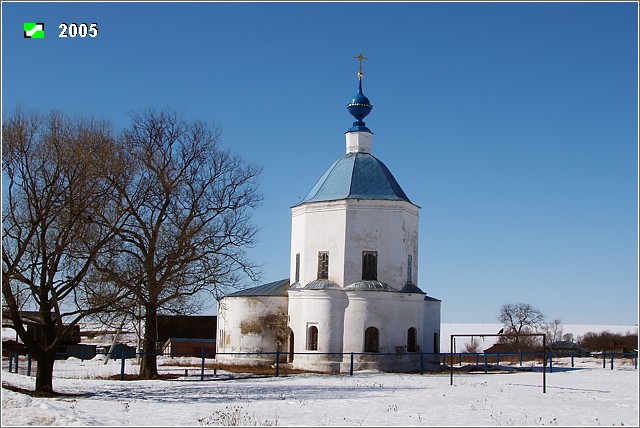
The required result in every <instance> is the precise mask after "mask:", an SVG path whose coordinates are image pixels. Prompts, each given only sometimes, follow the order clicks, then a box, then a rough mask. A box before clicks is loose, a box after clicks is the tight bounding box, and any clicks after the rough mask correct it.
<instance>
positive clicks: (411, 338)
mask: <svg viewBox="0 0 640 428" xmlns="http://www.w3.org/2000/svg"><path fill="white" fill-rule="evenodd" d="M407 352H418V344H417V341H416V328H415V327H411V328H409V330H408V331H407Z"/></svg>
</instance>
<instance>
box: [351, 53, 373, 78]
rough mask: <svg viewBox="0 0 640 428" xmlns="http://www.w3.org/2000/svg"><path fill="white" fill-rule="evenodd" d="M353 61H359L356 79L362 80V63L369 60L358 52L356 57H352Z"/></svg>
mask: <svg viewBox="0 0 640 428" xmlns="http://www.w3.org/2000/svg"><path fill="white" fill-rule="evenodd" d="M354 58H355V59H357V60H358V61H360V70H359V71H358V77H359V78H362V61H363V60H365V59H369V58H365V57H363V56H362V52H360V54H359V55H358V56H354Z"/></svg>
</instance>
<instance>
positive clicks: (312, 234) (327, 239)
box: [291, 201, 346, 287]
mask: <svg viewBox="0 0 640 428" xmlns="http://www.w3.org/2000/svg"><path fill="white" fill-rule="evenodd" d="M345 217H346V207H345V204H344V202H343V201H335V202H333V201H332V202H314V203H308V204H303V205H298V206H296V207H294V208H292V216H291V278H292V280H295V273H296V253H300V284H301V285H302V286H303V287H304V286H305V285H306V284H308V283H309V282H311V281H313V280H315V279H317V276H318V252H320V251H328V252H329V278H328V279H329V280H331V281H335V282H337V283H338V284H340V285H342V281H343V272H344V241H345V223H346V221H345Z"/></svg>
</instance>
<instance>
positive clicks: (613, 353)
mask: <svg viewBox="0 0 640 428" xmlns="http://www.w3.org/2000/svg"><path fill="white" fill-rule="evenodd" d="M614 355H615V352H613V351H611V370H613V356H614Z"/></svg>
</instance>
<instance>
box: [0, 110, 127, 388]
mask: <svg viewBox="0 0 640 428" xmlns="http://www.w3.org/2000/svg"><path fill="white" fill-rule="evenodd" d="M112 146H113V140H112V138H111V130H110V127H109V125H108V124H107V123H104V122H97V121H92V120H85V119H78V120H71V119H68V118H66V117H65V116H64V115H62V114H61V113H57V112H52V113H50V114H49V115H48V116H42V115H40V114H38V113H29V114H27V113H24V112H23V111H22V110H21V109H18V110H16V112H15V113H14V114H12V115H10V116H8V117H7V118H6V120H5V121H4V123H3V127H2V160H3V164H2V169H3V172H4V174H5V176H6V178H7V187H6V188H5V190H4V192H3V212H2V215H3V224H2V297H3V305H4V306H5V307H4V308H3V312H5V311H6V315H8V316H9V317H10V319H11V321H12V324H13V328H14V329H15V330H16V333H17V334H18V336H19V338H20V339H21V340H22V342H23V343H24V345H25V346H26V350H27V352H28V353H29V354H30V355H31V356H32V357H33V358H34V359H35V360H36V362H37V369H36V386H35V393H36V394H38V395H41V396H51V395H55V393H54V390H53V366H54V361H55V355H56V351H57V348H58V346H59V345H60V343H61V342H62V340H63V338H64V337H65V336H66V335H68V334H69V333H70V332H71V330H72V329H74V328H75V326H76V325H77V324H78V322H79V321H80V320H81V319H82V318H84V317H86V316H89V315H91V314H93V313H95V312H99V311H102V310H105V308H108V307H109V306H110V305H111V304H112V303H113V302H114V301H116V300H117V299H118V298H120V297H121V296H122V294H120V293H119V292H118V290H114V289H107V288H102V289H100V290H98V289H97V288H96V287H94V286H93V285H91V284H90V276H91V275H90V273H91V264H92V262H93V260H94V259H95V258H96V257H97V255H98V254H99V252H100V251H101V249H102V248H104V246H105V245H106V244H107V243H108V242H109V240H110V239H112V238H113V236H114V235H113V231H112V228H111V227H104V225H101V224H100V223H99V222H97V221H96V219H97V218H98V217H101V216H105V215H112V214H115V215H116V217H117V210H116V209H113V206H112V203H111V201H112V200H111V189H110V187H109V185H108V183H107V182H105V181H104V180H102V179H101V174H100V171H99V169H100V168H103V167H104V166H105V165H109V164H111V161H110V153H111V147H112ZM97 166H99V167H97ZM110 224H111V225H112V224H118V220H117V219H114V218H111V219H110ZM98 291H99V293H98V294H99V296H100V297H99V299H98V298H97V296H98V294H96V292H98ZM24 309H34V310H35V311H37V313H38V320H39V322H38V327H40V328H41V329H42V333H43V336H44V337H43V339H42V340H39V339H38V340H37V339H36V338H34V337H33V336H31V335H29V334H28V331H27V330H28V329H27V321H26V320H25V318H24V317H23V316H21V315H23V314H22V310H24ZM3 315H5V314H3Z"/></svg>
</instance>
